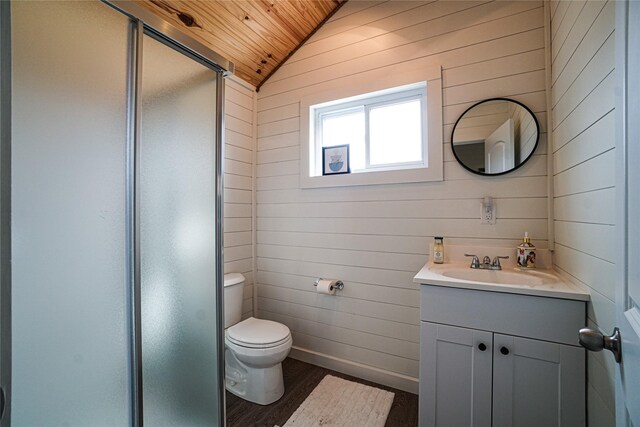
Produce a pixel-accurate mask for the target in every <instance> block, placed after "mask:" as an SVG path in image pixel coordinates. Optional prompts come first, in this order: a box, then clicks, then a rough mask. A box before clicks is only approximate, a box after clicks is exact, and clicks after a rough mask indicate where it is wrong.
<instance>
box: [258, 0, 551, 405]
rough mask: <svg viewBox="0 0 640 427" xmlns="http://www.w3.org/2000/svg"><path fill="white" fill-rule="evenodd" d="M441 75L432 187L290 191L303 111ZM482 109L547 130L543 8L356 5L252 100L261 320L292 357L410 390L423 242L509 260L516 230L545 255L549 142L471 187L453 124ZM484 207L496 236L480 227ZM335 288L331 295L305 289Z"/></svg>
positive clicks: (475, 179)
mask: <svg viewBox="0 0 640 427" xmlns="http://www.w3.org/2000/svg"><path fill="white" fill-rule="evenodd" d="M433 66H442V67H443V100H444V135H445V141H444V144H445V147H444V148H445V149H444V152H445V155H444V157H445V159H444V161H445V167H444V175H445V180H444V181H443V182H434V183H412V184H393V185H378V186H358V187H344V188H327V189H301V188H300V187H299V161H300V160H299V155H300V154H299V153H300V138H299V129H300V122H299V120H300V119H299V117H300V111H299V108H300V107H299V103H300V100H301V98H302V97H304V96H306V95H309V94H313V93H317V92H321V91H323V90H327V89H334V88H340V87H348V85H349V84H351V83H352V82H356V81H360V80H362V79H384V78H385V76H387V75H389V74H392V73H397V72H402V71H406V70H413V69H427V68H429V67H433ZM489 97H508V98H514V99H517V100H519V101H521V102H522V103H524V104H525V105H527V106H528V107H529V108H531V109H532V111H534V113H535V114H536V116H537V118H538V120H539V121H540V124H541V128H542V131H543V132H546V122H545V116H546V107H545V57H544V20H543V3H542V1H419V2H418V1H407V2H405V1H376V2H367V1H352V2H349V3H347V4H346V5H345V6H344V7H342V8H341V9H340V10H339V12H338V13H336V15H334V17H332V18H331V20H330V21H329V22H327V23H326V24H325V25H324V26H323V27H322V28H321V29H320V30H319V31H318V32H317V33H316V34H315V35H314V36H313V37H312V38H311V39H310V40H309V41H308V42H307V43H305V45H303V46H302V47H301V49H299V50H298V51H297V52H296V53H295V54H294V55H293V56H292V58H290V59H289V61H288V62H287V63H286V64H285V65H283V66H282V67H281V68H280V70H278V71H277V72H276V73H275V74H274V75H273V76H272V78H270V79H269V80H268V82H267V83H266V84H265V85H264V86H263V87H262V88H261V90H260V92H259V93H258V134H257V150H258V152H257V178H256V191H257V195H256V197H257V261H256V262H257V278H256V283H257V287H258V314H259V317H262V318H267V319H273V320H277V321H280V322H282V323H285V324H286V325H287V326H289V328H290V329H291V330H292V333H293V339H294V346H295V348H294V353H293V355H294V356H295V357H299V358H306V359H307V360H311V361H313V362H314V363H318V364H323V365H325V366H330V367H332V368H334V369H339V370H343V371H349V372H352V373H356V374H358V375H360V376H362V377H365V378H370V379H373V380H376V381H379V382H383V383H386V384H389V385H392V386H395V387H400V388H403V389H405V390H410V391H412V392H417V378H418V346H419V333H418V329H419V300H420V299H419V289H418V285H416V284H414V283H412V278H413V276H414V275H415V273H416V272H417V271H418V270H419V269H420V268H421V267H422V265H423V264H424V263H425V262H426V260H427V257H428V252H429V245H430V243H431V242H432V241H433V236H440V235H441V236H445V247H446V245H451V244H483V245H493V246H509V247H515V246H516V245H517V243H518V241H519V240H520V238H521V236H522V235H523V233H524V232H525V231H529V233H530V234H531V235H532V237H533V239H534V241H535V243H536V245H537V246H538V247H541V248H544V247H546V246H547V242H546V238H547V199H546V196H547V189H546V188H547V184H546V182H547V172H546V164H547V161H546V134H543V135H542V138H541V143H540V145H539V147H538V149H537V151H536V153H535V155H534V157H533V158H532V160H531V161H530V162H529V163H527V164H526V165H525V166H523V167H522V168H520V169H519V170H518V171H516V172H515V173H512V174H509V175H507V176H501V177H493V178H487V177H479V176H477V175H473V174H471V173H469V172H467V171H466V170H464V169H463V168H462V167H461V166H459V165H458V164H457V162H456V161H455V158H454V157H453V154H452V153H451V149H450V134H451V130H452V127H453V125H454V123H455V121H456V119H457V117H458V116H459V115H460V114H461V113H462V112H463V111H464V110H465V109H466V108H468V107H469V106H471V105H472V104H473V103H475V102H477V101H480V100H482V99H485V98H489ZM484 196H493V197H494V199H495V200H496V204H497V217H498V221H497V223H496V224H495V225H493V226H491V225H484V226H482V225H480V224H479V222H480V220H479V215H480V213H479V210H480V208H479V205H480V200H481V198H482V197H484ZM320 276H322V277H329V278H340V279H342V280H344V282H345V289H344V291H343V292H340V293H339V295H337V296H325V295H318V294H316V293H315V292H314V287H313V281H314V279H315V278H316V277H320Z"/></svg>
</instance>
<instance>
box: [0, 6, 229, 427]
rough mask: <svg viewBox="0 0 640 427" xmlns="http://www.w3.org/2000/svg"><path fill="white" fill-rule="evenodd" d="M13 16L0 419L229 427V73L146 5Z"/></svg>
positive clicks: (9, 26) (9, 18) (2, 113)
mask: <svg viewBox="0 0 640 427" xmlns="http://www.w3.org/2000/svg"><path fill="white" fill-rule="evenodd" d="M0 8H1V9H0V20H1V25H2V27H1V30H0V56H1V59H2V68H1V75H0V80H1V82H2V95H1V96H2V98H1V99H0V107H1V110H0V117H1V119H2V120H1V123H0V125H1V128H0V135H1V137H0V211H1V214H0V285H1V289H0V319H1V323H0V328H1V331H0V332H1V336H0V338H1V339H0V341H1V342H0V386H1V387H2V393H0V411H2V412H1V415H0V417H1V418H0V425H2V426H8V425H14V426H23V425H25V426H27V425H28V426H51V425H66V426H89V425H101V426H102V425H105V426H107V425H113V426H123V425H139V426H140V425H143V424H144V425H149V426H155V425H167V426H176V425H180V426H190V425H193V426H200V425H220V426H222V425H224V381H223V379H224V361H223V359H222V357H223V354H224V351H223V350H224V317H223V307H222V302H223V298H222V295H223V294H222V292H223V290H222V289H223V288H222V275H223V271H222V270H223V265H222V170H221V168H222V145H223V144H222V137H223V105H224V101H223V100H224V75H225V74H226V73H227V72H231V71H233V64H232V63H230V62H228V61H226V60H225V59H224V58H221V57H220V56H218V55H217V54H216V53H215V52H212V51H210V50H208V49H207V48H205V47H203V46H202V45H199V44H198V43H195V42H193V41H191V40H189V39H186V38H185V37H183V36H182V35H181V34H180V33H177V32H176V31H175V29H172V28H170V27H168V26H167V25H166V23H164V22H162V21H159V20H158V19H157V18H155V17H154V16H151V15H148V14H146V13H145V12H144V11H143V10H142V9H140V8H139V7H138V6H136V5H135V4H134V3H133V2H111V3H106V2H99V1H53V2H30V1H12V2H4V1H3V2H0Z"/></svg>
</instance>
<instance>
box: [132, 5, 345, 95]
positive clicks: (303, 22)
mask: <svg viewBox="0 0 640 427" xmlns="http://www.w3.org/2000/svg"><path fill="white" fill-rule="evenodd" d="M346 1H347V0H142V1H139V2H138V4H140V5H142V6H143V7H145V8H146V9H148V10H150V11H151V12H153V13H154V14H155V15H157V16H159V17H161V18H163V19H164V20H166V21H168V22H170V23H171V24H173V25H174V26H175V27H177V28H180V29H181V30H182V31H183V32H185V33H186V34H188V35H189V36H191V37H192V38H194V39H196V40H198V41H199V42H200V43H203V44H204V45H205V46H207V47H209V48H211V49H212V50H214V51H216V52H218V53H219V54H221V55H222V56H224V57H226V58H227V59H229V60H230V61H232V62H234V63H235V66H236V75H238V76H239V77H240V78H242V79H243V80H245V81H247V82H249V83H251V84H252V85H254V86H256V87H257V88H259V87H260V85H261V84H262V83H264V81H265V80H266V79H267V78H268V77H269V76H270V75H271V74H272V73H273V72H274V71H275V70H276V69H277V68H278V66H279V65H280V64H282V63H283V62H284V61H285V60H286V59H287V58H288V57H289V56H290V55H291V54H292V53H293V52H294V51H295V50H296V49H297V48H298V47H299V46H300V45H301V44H302V43H304V41H305V40H306V39H307V38H308V37H309V36H310V35H311V34H313V32H315V30H316V29H317V28H318V27H319V26H320V25H322V24H323V23H324V22H325V21H326V20H327V19H328V18H329V17H330V16H331V15H332V14H333V13H335V11H337V10H338V8H339V7H340V6H341V5H342V4H343V3H345V2H346Z"/></svg>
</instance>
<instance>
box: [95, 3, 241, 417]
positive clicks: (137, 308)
mask: <svg viewBox="0 0 640 427" xmlns="http://www.w3.org/2000/svg"><path fill="white" fill-rule="evenodd" d="M106 3H107V4H111V3H109V2H106ZM113 3H116V5H115V7H116V9H118V10H120V11H121V12H123V13H125V14H127V15H129V13H128V12H127V11H123V10H122V9H120V7H119V5H118V4H117V3H122V2H113ZM129 17H130V18H131V20H132V21H131V26H130V28H131V31H130V65H129V76H128V81H129V84H128V86H129V90H128V109H129V111H128V115H127V116H128V117H127V120H128V132H127V245H128V249H129V254H130V259H129V263H128V266H129V269H130V270H129V272H128V278H129V286H130V290H129V296H130V297H129V302H130V309H129V325H130V348H131V352H130V362H131V365H130V366H131V367H130V369H131V374H130V379H131V399H132V400H131V408H132V414H131V417H132V422H133V425H134V426H136V427H142V426H143V424H144V412H143V385H142V384H143V378H142V319H141V313H142V299H141V268H140V265H141V264H140V260H141V253H140V147H141V137H140V129H141V111H142V107H141V103H142V97H141V92H142V91H141V85H142V55H143V38H144V36H145V35H147V36H149V37H152V38H153V39H155V40H157V41H159V42H161V43H163V44H164V45H166V46H167V47H169V48H171V49H174V50H176V51H177V52H179V53H181V54H183V55H185V56H187V57H189V58H191V59H193V60H194V61H196V62H198V63H200V64H202V65H204V66H206V67H207V68H209V69H211V70H212V71H214V72H216V74H217V78H216V99H215V102H216V117H215V119H216V128H215V133H216V134H215V137H214V140H215V164H214V167H215V179H214V183H213V184H214V189H215V192H216V195H215V201H216V206H215V213H214V215H215V242H216V248H215V250H216V261H215V276H216V277H215V312H216V330H215V339H216V348H217V353H218V360H217V373H218V390H217V391H218V407H219V411H218V416H219V418H218V426H221V427H222V426H225V425H226V416H225V415H226V414H225V407H226V405H225V402H226V400H225V369H224V366H225V364H224V287H223V281H224V257H223V255H224V254H223V247H224V245H223V236H224V231H223V224H224V220H223V212H224V210H223V203H224V199H223V194H224V173H223V170H222V168H223V163H224V162H223V158H224V89H225V81H224V77H225V76H227V75H229V73H230V71H229V70H227V69H225V68H222V67H221V66H220V65H218V64H217V63H215V62H213V61H212V60H211V59H210V58H207V57H203V56H202V55H201V54H200V53H199V52H197V51H193V50H191V49H189V48H188V47H187V46H185V45H184V42H185V41H186V39H185V38H184V37H183V38H181V43H179V42H177V41H176V40H174V39H173V38H171V37H169V36H168V35H167V34H165V33H163V32H160V31H158V30H157V29H156V28H154V27H152V26H149V25H147V24H146V23H145V22H144V21H142V20H140V19H137V18H135V17H133V16H131V15H129ZM185 37H186V36H185ZM209 52H211V53H212V54H213V55H215V56H214V58H222V57H220V56H219V55H217V54H216V53H215V52H213V51H209ZM225 61H226V60H225ZM226 64H227V66H228V67H229V68H230V69H231V70H233V68H234V66H233V63H231V62H229V61H226Z"/></svg>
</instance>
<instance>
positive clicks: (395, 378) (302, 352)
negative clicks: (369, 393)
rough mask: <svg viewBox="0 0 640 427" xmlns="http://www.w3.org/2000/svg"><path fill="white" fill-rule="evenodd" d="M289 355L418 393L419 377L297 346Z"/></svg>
mask: <svg viewBox="0 0 640 427" xmlns="http://www.w3.org/2000/svg"><path fill="white" fill-rule="evenodd" d="M289 357H291V358H293V359H296V360H301V361H303V362H307V363H311V364H313V365H318V366H322V367H323V368H328V369H332V370H334V371H338V372H342V373H343V374H347V375H351V376H354V377H358V378H362V379H364V380H367V381H373V382H376V383H378V384H382V385H386V386H388V387H393V388H397V389H399V390H403V391H406V392H409V393H413V394H418V378H413V377H409V376H407V375H402V374H398V373H395V372H391V371H386V370H384V369H380V368H375V367H373V366H368V365H363V364H361V363H357V362H351V361H348V360H344V359H340V358H338V357H334V356H329V355H328V354H324V353H318V352H316V351H311V350H307V349H305V348H300V347H296V346H293V347H292V348H291V353H289Z"/></svg>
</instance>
